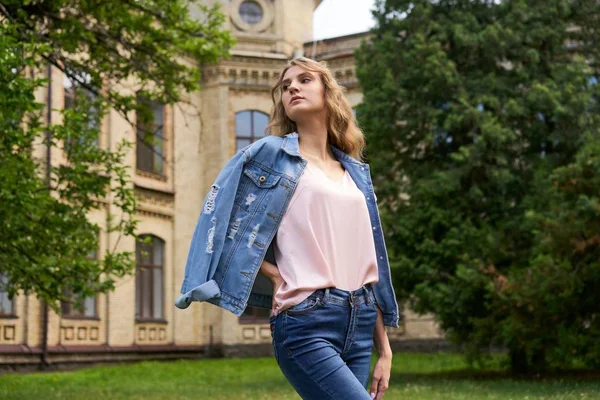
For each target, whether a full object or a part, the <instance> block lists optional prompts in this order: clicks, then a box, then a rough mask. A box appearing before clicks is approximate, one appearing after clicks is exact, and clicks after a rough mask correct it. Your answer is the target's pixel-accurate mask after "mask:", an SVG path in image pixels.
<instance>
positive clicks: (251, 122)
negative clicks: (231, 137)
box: [235, 110, 269, 151]
mask: <svg viewBox="0 0 600 400" xmlns="http://www.w3.org/2000/svg"><path fill="white" fill-rule="evenodd" d="M268 123H269V116H268V115H267V114H265V113H263V112H260V111H254V110H244V111H240V112H238V113H236V114H235V137H236V151H240V150H241V149H243V148H244V147H246V146H248V145H249V144H250V143H252V142H255V141H257V140H258V139H260V138H261V137H263V136H264V135H265V128H266V127H267V124H268Z"/></svg>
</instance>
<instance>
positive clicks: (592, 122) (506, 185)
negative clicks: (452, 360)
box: [357, 0, 600, 371]
mask: <svg viewBox="0 0 600 400" xmlns="http://www.w3.org/2000/svg"><path fill="white" fill-rule="evenodd" d="M599 12H600V9H599V7H598V4H597V1H595V0H544V1H541V0H503V1H492V0H435V1H434V0H430V1H427V0H410V1H409V0H388V1H386V2H381V1H380V2H379V3H378V4H377V7H376V10H375V11H374V15H375V17H376V20H377V25H376V27H375V28H374V29H373V31H372V38H371V40H370V43H367V44H364V45H363V46H362V47H361V49H360V50H359V51H358V52H357V60H358V72H357V74H358V78H359V81H360V84H361V88H362V90H363V93H364V100H363V104H362V105H361V106H360V107H359V110H358V115H359V121H360V123H361V125H362V127H363V128H364V130H365V132H366V134H367V140H368V150H369V154H371V155H372V157H371V158H370V162H371V165H372V169H373V174H374V176H375V177H376V182H375V185H376V187H377V190H378V196H379V198H380V201H379V202H380V205H381V207H382V209H383V214H384V222H383V223H384V225H385V230H386V235H387V239H388V242H389V247H390V250H391V258H392V260H393V265H394V269H393V275H394V281H395V286H396V288H397V291H398V295H399V297H400V298H401V300H403V301H407V302H408V303H409V304H410V305H411V306H412V307H414V308H415V309H416V310H417V311H419V312H433V313H435V315H436V316H437V319H438V321H439V322H440V324H441V327H442V328H443V329H444V330H445V332H446V333H447V335H448V337H449V338H451V339H452V340H454V341H456V342H458V343H461V344H463V345H465V348H466V349H467V350H469V351H468V354H469V356H471V357H473V358H474V359H478V360H481V355H482V349H486V348H488V347H489V346H503V347H505V348H507V349H508V350H509V352H510V355H511V362H512V368H513V370H514V371H527V370H529V369H544V368H547V367H552V366H567V365H570V363H572V362H573V361H574V360H575V359H579V360H584V361H585V362H586V363H587V364H588V365H594V366H597V364H598V360H600V358H599V357H598V355H599V352H600V341H599V340H598V339H599V334H600V318H599V315H598V312H599V311H600V306H599V305H600V292H598V290H597V287H598V284H599V283H600V281H599V280H600V264H599V263H600V257H599V256H600V242H599V240H598V232H600V230H599V228H600V208H599V206H598V204H599V203H598V202H599V199H600V192H599V186H598V176H599V175H598V174H599V173H600V172H599V170H598V137H599V128H600V119H599V117H600V114H599V113H598V111H599V109H598V99H599V98H600V90H599V86H600V85H598V84H597V82H598V77H600V71H599V64H598V61H599V57H598V56H599V52H600V46H598V43H600V30H598V26H599V25H598V24H599V17H600V14H599Z"/></svg>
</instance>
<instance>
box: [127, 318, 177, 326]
mask: <svg viewBox="0 0 600 400" xmlns="http://www.w3.org/2000/svg"><path fill="white" fill-rule="evenodd" d="M135 323H136V324H160V325H168V324H169V321H167V320H166V319H152V318H144V319H142V318H136V319H135Z"/></svg>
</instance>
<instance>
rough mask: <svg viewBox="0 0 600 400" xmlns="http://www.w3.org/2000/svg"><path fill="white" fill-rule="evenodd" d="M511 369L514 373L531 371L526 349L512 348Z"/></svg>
mask: <svg viewBox="0 0 600 400" xmlns="http://www.w3.org/2000/svg"><path fill="white" fill-rule="evenodd" d="M510 371H511V372H512V373H513V374H526V373H527V372H528V371H529V363H528V362H527V352H526V351H525V349H522V348H519V349H511V350H510Z"/></svg>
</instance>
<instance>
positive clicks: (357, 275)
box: [273, 163, 379, 315]
mask: <svg viewBox="0 0 600 400" xmlns="http://www.w3.org/2000/svg"><path fill="white" fill-rule="evenodd" d="M274 250H275V261H276V262H277V266H278V268H279V273H280V274H281V277H282V278H283V284H282V285H281V286H280V288H279V290H278V291H277V293H275V302H276V306H275V309H274V310H273V314H275V315H276V314H278V313H279V312H280V311H283V310H285V309H286V308H288V307H291V306H292V305H295V304H298V303H301V302H302V301H303V300H304V299H306V298H307V297H308V296H309V295H310V294H311V293H312V292H314V291H315V290H317V289H323V288H327V287H337V288H339V289H344V290H356V289H359V288H360V287H361V286H363V285H366V284H367V283H376V282H377V281H378V279H379V275H378V271H377V256H376V253H375V242H374V241H373V232H372V227H371V221H370V218H369V210H368V209H367V202H366V200H365V196H364V195H363V193H362V192H361V191H360V189H358V187H357V186H356V184H355V183H354V181H353V180H352V177H351V176H350V174H349V173H348V171H344V176H343V177H342V178H341V179H340V180H339V181H337V182H335V181H333V180H331V179H330V178H329V177H328V176H327V175H326V174H325V172H324V171H323V170H321V169H320V168H318V167H314V166H312V165H311V164H310V163H308V164H307V165H306V168H305V170H304V173H303V174H302V176H301V177H300V180H299V181H298V187H297V188H296V190H295V191H294V194H293V195H292V198H291V200H290V204H289V205H288V208H287V211H286V213H285V215H284V216H283V219H282V221H281V224H280V226H279V230H278V231H277V235H276V237H275V246H274Z"/></svg>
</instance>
